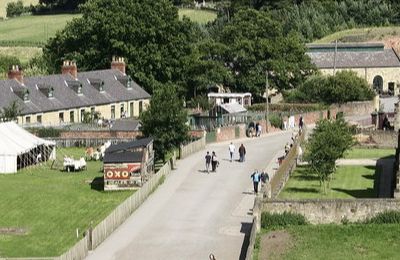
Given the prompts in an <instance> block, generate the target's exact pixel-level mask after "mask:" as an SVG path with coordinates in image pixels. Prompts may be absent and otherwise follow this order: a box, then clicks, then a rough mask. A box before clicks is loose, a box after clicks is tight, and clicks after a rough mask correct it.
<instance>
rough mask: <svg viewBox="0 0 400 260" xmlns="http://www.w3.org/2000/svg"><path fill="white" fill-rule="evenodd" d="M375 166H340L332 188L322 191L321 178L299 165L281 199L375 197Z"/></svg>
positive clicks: (331, 184) (280, 196)
mask: <svg viewBox="0 0 400 260" xmlns="http://www.w3.org/2000/svg"><path fill="white" fill-rule="evenodd" d="M374 174H375V167H371V166H340V167H338V169H337V171H336V173H335V174H334V177H333V180H332V181H331V182H330V189H328V191H327V193H326V194H324V193H323V192H321V188H320V184H319V179H318V177H316V176H314V175H307V171H306V168H305V167H298V168H297V169H296V170H295V172H294V173H293V174H292V176H291V177H290V179H289V181H288V182H287V184H286V185H285V188H284V189H283V191H282V192H281V193H280V194H279V198H280V199H317V198H322V199H331V198H375V197H376V191H375V190H374V189H373V187H374Z"/></svg>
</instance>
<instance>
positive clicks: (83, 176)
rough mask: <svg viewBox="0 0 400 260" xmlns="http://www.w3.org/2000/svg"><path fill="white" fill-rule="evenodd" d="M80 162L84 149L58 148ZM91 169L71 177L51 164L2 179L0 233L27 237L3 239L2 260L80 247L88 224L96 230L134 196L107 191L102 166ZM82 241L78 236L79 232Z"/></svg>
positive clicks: (60, 154)
mask: <svg viewBox="0 0 400 260" xmlns="http://www.w3.org/2000/svg"><path fill="white" fill-rule="evenodd" d="M57 153H58V155H57V157H58V158H62V157H63V156H64V155H65V154H68V155H73V156H74V158H79V156H82V155H83V154H84V150H83V149H79V148H68V149H58V150H57ZM87 168H88V169H87V170H86V171H82V172H75V173H67V172H61V171H60V170H55V169H54V170H52V169H50V167H49V166H48V165H43V166H34V167H30V168H27V169H24V170H21V171H20V172H19V173H17V174H13V175H0V190H1V195H2V196H1V197H0V212H1V214H0V228H8V227H17V228H22V229H24V230H26V234H22V235H16V234H15V235H14V234H0V256H2V257H28V256H31V257H40V256H57V255H60V254H62V253H64V252H65V251H66V250H67V249H68V248H69V247H71V246H72V245H73V244H74V243H75V242H77V241H78V240H79V239H80V238H81V237H82V234H83V231H85V230H86V229H87V228H88V227H89V225H90V223H91V222H92V223H93V225H94V226H95V225H96V224H97V223H99V222H100V221H101V220H103V219H104V218H105V217H106V216H107V215H108V214H109V213H110V212H111V211H112V210H113V209H114V208H115V207H116V206H117V205H119V204H120V203H121V202H122V201H123V200H125V199H126V198H127V197H129V196H130V195H131V194H132V193H133V192H132V191H118V192H103V191H102V190H101V187H99V186H100V185H92V184H91V182H92V181H93V180H97V182H95V183H98V182H99V181H101V179H102V176H103V173H102V172H101V171H100V168H101V162H88V165H87ZM77 228H78V230H79V238H77V237H76V229H77Z"/></svg>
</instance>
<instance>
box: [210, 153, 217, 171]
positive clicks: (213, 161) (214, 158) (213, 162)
mask: <svg viewBox="0 0 400 260" xmlns="http://www.w3.org/2000/svg"><path fill="white" fill-rule="evenodd" d="M217 166H218V158H217V155H216V154H215V152H214V151H213V152H212V156H211V170H212V171H213V172H216V171H217Z"/></svg>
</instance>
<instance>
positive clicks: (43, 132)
mask: <svg viewBox="0 0 400 260" xmlns="http://www.w3.org/2000/svg"><path fill="white" fill-rule="evenodd" d="M35 132H36V134H37V136H39V137H60V135H61V130H60V129H55V128H52V127H49V128H39V129H37V130H35Z"/></svg>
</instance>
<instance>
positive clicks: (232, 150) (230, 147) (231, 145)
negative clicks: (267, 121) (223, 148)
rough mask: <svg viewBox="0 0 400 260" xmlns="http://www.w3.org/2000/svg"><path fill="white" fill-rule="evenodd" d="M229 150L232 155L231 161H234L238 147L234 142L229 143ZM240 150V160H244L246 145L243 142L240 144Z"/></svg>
mask: <svg viewBox="0 0 400 260" xmlns="http://www.w3.org/2000/svg"><path fill="white" fill-rule="evenodd" d="M228 150H229V155H230V161H231V162H232V161H233V157H234V154H235V150H236V147H235V145H234V144H233V143H232V142H231V143H230V144H229V147H228ZM238 152H239V162H244V160H245V157H246V148H245V147H244V145H243V144H241V145H240V147H239V150H238Z"/></svg>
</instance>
